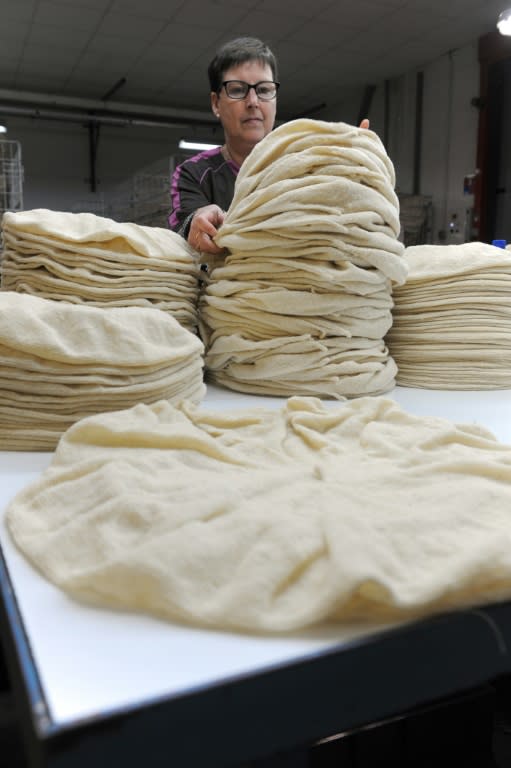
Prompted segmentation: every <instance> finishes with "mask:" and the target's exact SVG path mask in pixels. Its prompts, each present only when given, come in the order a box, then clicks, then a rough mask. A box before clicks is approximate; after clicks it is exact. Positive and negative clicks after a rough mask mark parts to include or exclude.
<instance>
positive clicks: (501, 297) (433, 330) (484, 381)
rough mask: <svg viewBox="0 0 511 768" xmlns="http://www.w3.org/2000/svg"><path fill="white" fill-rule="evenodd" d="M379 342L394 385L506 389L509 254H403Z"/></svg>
mask: <svg viewBox="0 0 511 768" xmlns="http://www.w3.org/2000/svg"><path fill="white" fill-rule="evenodd" d="M405 261H406V263H407V265H408V277H407V281H406V283H405V284H404V285H402V286H397V287H396V289H395V291H394V302H395V306H394V309H393V325H392V328H391V329H390V331H389V333H388V335H387V336H386V342H387V344H388V347H389V350H390V353H391V354H392V356H393V357H394V359H395V360H396V363H397V365H398V375H397V382H398V383H399V384H402V385H404V386H410V387H427V388H430V389H474V390H477V389H507V388H509V387H511V254H509V253H508V252H507V251H505V250H504V249H502V248H496V247H495V246H492V245H488V244H486V243H477V242H473V243H464V244H461V245H448V246H441V245H440V246H434V245H418V246H410V247H409V248H407V249H406V251H405Z"/></svg>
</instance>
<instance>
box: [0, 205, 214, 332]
mask: <svg viewBox="0 0 511 768" xmlns="http://www.w3.org/2000/svg"><path fill="white" fill-rule="evenodd" d="M2 229H3V238H4V254H3V261H2V283H1V285H2V289H3V290H8V291H19V292H22V293H30V294H33V295H37V296H41V297H43V298H47V299H54V300H62V301H69V302H73V303H75V304H85V303H86V304H93V305H95V306H98V307H126V306H137V307H155V308H157V309H161V310H164V311H166V312H168V313H169V314H171V315H172V316H173V317H175V318H176V320H178V321H179V322H180V323H181V324H182V325H183V326H184V327H185V328H188V329H190V330H192V329H193V330H195V329H196V328H197V298H198V284H199V281H198V278H199V265H198V262H197V255H196V253H195V251H194V250H193V249H192V248H190V246H189V245H188V243H187V242H186V240H184V238H182V237H180V236H179V235H177V234H176V233H175V232H171V231H170V230H166V229H160V228H158V227H146V226H141V225H138V224H131V223H119V222H117V221H113V220H112V219H107V218H103V217H101V216H96V215H95V214H92V213H65V212H59V211H49V210H46V209H37V210H31V211H22V212H19V213H12V212H7V213H5V214H4V216H3V220H2Z"/></svg>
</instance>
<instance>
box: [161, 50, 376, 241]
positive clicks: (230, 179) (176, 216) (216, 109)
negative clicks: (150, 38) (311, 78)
mask: <svg viewBox="0 0 511 768" xmlns="http://www.w3.org/2000/svg"><path fill="white" fill-rule="evenodd" d="M208 75H209V82H210V86H211V109H212V110H213V114H214V115H215V116H216V117H217V118H218V119H219V120H220V123H221V124H222V128H223V130H224V144H223V146H222V147H218V148H215V149H212V150H208V151H206V152H201V153H200V154H198V155H194V157H191V158H189V159H188V160H185V161H184V162H183V163H181V165H179V166H178V167H177V168H176V170H175V171H174V174H173V176H172V183H171V200H172V213H171V214H170V217H169V226H170V228H171V229H174V230H176V231H177V232H179V234H181V235H183V237H186V238H187V240H188V242H189V243H190V245H191V246H192V247H193V248H195V250H197V251H201V252H202V253H211V254H220V253H221V252H222V249H221V248H218V246H217V245H215V243H214V242H213V238H214V236H215V235H216V233H217V230H218V228H219V227H220V225H221V224H222V223H223V221H224V218H225V211H226V210H227V208H228V207H229V205H230V204H231V200H232V197H233V194H234V182H235V180H236V176H237V175H238V171H239V169H240V167H241V164H242V163H243V161H244V160H245V158H246V157H248V155H249V154H250V152H251V151H252V149H253V148H254V147H255V145H256V144H257V143H258V142H260V141H261V139H263V138H264V137H265V136H266V135H267V134H268V133H270V131H271V130H272V129H273V125H274V123H275V115H276V111H277V91H278V88H279V82H278V80H277V61H276V59H275V56H274V55H273V53H272V51H271V50H270V49H269V47H268V46H267V45H266V44H265V43H263V42H261V40H258V39H257V38H254V37H240V38H237V39H235V40H232V41H231V42H229V43H226V44H225V45H223V46H222V47H221V48H220V49H219V50H218V51H217V53H216V55H215V57H214V59H213V60H212V62H211V64H210V65H209V67H208ZM360 127H361V128H368V127H369V121H368V120H363V121H362V124H361V126H360Z"/></svg>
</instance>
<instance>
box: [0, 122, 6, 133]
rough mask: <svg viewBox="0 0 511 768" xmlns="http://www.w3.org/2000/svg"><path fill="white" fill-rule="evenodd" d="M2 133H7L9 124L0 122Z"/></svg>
mask: <svg viewBox="0 0 511 768" xmlns="http://www.w3.org/2000/svg"><path fill="white" fill-rule="evenodd" d="M0 133H7V126H6V125H3V123H0Z"/></svg>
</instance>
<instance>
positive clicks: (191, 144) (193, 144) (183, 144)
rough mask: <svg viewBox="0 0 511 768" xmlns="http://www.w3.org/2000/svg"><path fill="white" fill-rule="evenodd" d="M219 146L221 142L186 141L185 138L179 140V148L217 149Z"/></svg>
mask: <svg viewBox="0 0 511 768" xmlns="http://www.w3.org/2000/svg"><path fill="white" fill-rule="evenodd" d="M219 146H220V144H206V143H204V142H203V141H186V140H185V139H181V141H180V142H179V149H198V150H201V149H215V147H219Z"/></svg>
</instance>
